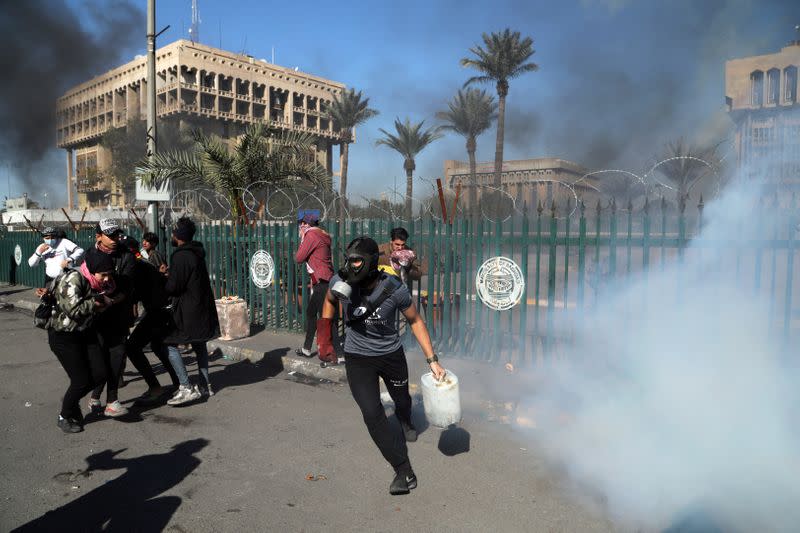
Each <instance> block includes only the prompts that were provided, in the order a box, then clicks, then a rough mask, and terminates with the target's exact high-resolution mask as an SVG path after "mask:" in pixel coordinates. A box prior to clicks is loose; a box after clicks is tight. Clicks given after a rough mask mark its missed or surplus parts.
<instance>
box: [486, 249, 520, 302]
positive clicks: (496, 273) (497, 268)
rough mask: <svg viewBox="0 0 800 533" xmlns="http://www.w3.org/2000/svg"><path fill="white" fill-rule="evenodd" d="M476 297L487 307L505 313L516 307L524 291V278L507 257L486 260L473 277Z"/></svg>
mask: <svg viewBox="0 0 800 533" xmlns="http://www.w3.org/2000/svg"><path fill="white" fill-rule="evenodd" d="M475 286H476V287H477V289H478V297H480V299H481V301H482V302H483V303H484V304H486V306H487V307H490V308H492V309H495V310H496V311H506V310H508V309H511V308H512V307H514V306H515V305H517V304H518V303H519V301H520V299H521V298H522V293H523V291H524V290H525V278H524V276H523V275H522V270H520V268H519V267H518V266H517V264H516V263H515V262H514V261H512V260H511V259H509V258H507V257H499V256H498V257H492V258H491V259H487V260H486V261H484V263H483V264H482V265H481V267H480V268H479V269H478V273H477V274H476V275H475Z"/></svg>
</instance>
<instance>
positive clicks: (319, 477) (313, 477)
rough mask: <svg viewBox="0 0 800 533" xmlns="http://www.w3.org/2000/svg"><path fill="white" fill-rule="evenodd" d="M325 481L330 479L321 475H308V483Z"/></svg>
mask: <svg viewBox="0 0 800 533" xmlns="http://www.w3.org/2000/svg"><path fill="white" fill-rule="evenodd" d="M323 479H328V477H327V476H326V475H325V474H319V475H316V476H315V475H314V474H306V481H321V480H323Z"/></svg>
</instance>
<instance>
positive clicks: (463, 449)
mask: <svg viewBox="0 0 800 533" xmlns="http://www.w3.org/2000/svg"><path fill="white" fill-rule="evenodd" d="M469 441H470V435H469V432H468V431H467V430H466V429H464V428H460V427H458V426H450V427H449V428H447V429H445V430H444V431H442V433H441V435H439V451H440V452H442V453H443V454H444V455H446V456H448V457H453V456H454V455H458V454H460V453H467V452H468V451H469Z"/></svg>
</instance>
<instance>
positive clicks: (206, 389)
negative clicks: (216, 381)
mask: <svg viewBox="0 0 800 533" xmlns="http://www.w3.org/2000/svg"><path fill="white" fill-rule="evenodd" d="M200 393H201V394H202V395H203V396H208V397H209V398H211V397H212V396H214V389H212V388H211V383H208V382H206V386H205V387H203V388H202V389H200Z"/></svg>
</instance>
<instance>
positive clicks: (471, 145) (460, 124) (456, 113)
mask: <svg viewBox="0 0 800 533" xmlns="http://www.w3.org/2000/svg"><path fill="white" fill-rule="evenodd" d="M447 107H448V110H447V111H440V112H438V113H436V118H438V119H439V120H441V121H443V122H444V124H443V125H442V129H444V130H450V131H454V132H456V133H457V134H459V135H461V136H463V137H465V138H466V139H467V154H468V155H469V177H470V183H471V187H470V202H469V203H470V206H472V207H473V208H474V207H475V205H476V204H477V194H478V192H477V181H476V171H475V167H476V162H475V149H476V147H477V142H476V138H477V137H478V136H479V135H480V134H482V133H483V132H484V131H486V130H488V129H489V126H491V125H492V120H494V119H495V118H497V104H496V103H495V101H494V98H492V96H491V95H488V94H486V91H484V90H478V89H467V91H466V92H462V91H458V94H456V95H455V96H454V97H453V100H452V101H450V102H449V103H448V104H447Z"/></svg>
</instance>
